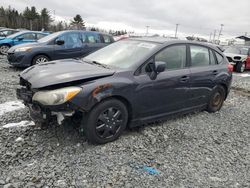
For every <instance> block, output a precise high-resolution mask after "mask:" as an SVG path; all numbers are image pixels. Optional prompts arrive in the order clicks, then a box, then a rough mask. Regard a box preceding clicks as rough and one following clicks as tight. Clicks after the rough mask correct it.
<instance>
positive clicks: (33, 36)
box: [18, 33, 36, 40]
mask: <svg viewBox="0 0 250 188" xmlns="http://www.w3.org/2000/svg"><path fill="white" fill-rule="evenodd" d="M18 38H23V40H36V34H35V33H25V34H23V35H20V36H18Z"/></svg>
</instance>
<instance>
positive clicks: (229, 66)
mask: <svg viewBox="0 0 250 188" xmlns="http://www.w3.org/2000/svg"><path fill="white" fill-rule="evenodd" d="M227 70H228V72H233V71H234V66H233V65H231V64H229V63H228V64H227Z"/></svg>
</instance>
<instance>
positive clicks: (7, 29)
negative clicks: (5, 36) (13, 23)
mask: <svg viewBox="0 0 250 188" xmlns="http://www.w3.org/2000/svg"><path fill="white" fill-rule="evenodd" d="M15 30H16V29H10V28H0V31H15Z"/></svg>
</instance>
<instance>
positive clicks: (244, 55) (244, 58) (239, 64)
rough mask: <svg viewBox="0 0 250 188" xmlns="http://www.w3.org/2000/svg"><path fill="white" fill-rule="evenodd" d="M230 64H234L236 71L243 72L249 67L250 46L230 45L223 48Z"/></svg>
mask: <svg viewBox="0 0 250 188" xmlns="http://www.w3.org/2000/svg"><path fill="white" fill-rule="evenodd" d="M224 54H225V55H226V57H227V59H228V61H229V63H230V64H232V65H233V66H234V70H235V71H236V72H244V71H245V69H250V47H248V46H231V47H228V48H226V49H225V51H224Z"/></svg>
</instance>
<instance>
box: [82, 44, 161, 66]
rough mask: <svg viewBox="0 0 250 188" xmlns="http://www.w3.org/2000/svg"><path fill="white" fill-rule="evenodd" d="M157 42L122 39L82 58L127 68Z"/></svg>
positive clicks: (150, 49)
mask: <svg viewBox="0 0 250 188" xmlns="http://www.w3.org/2000/svg"><path fill="white" fill-rule="evenodd" d="M156 46H157V44H154V43H150V42H142V41H132V40H125V41H124V40H123V41H119V42H115V43H113V44H111V45H109V46H107V47H105V48H102V49H100V50H98V51H96V52H94V53H92V54H90V55H88V56H86V57H85V58H84V59H86V60H90V61H95V62H99V63H101V64H104V65H108V66H109V65H110V66H114V67H118V68H129V67H131V66H132V65H134V64H135V63H136V62H137V61H139V60H141V59H143V58H144V57H145V56H146V55H148V54H150V52H152V51H153V49H154V48H155V47H156Z"/></svg>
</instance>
